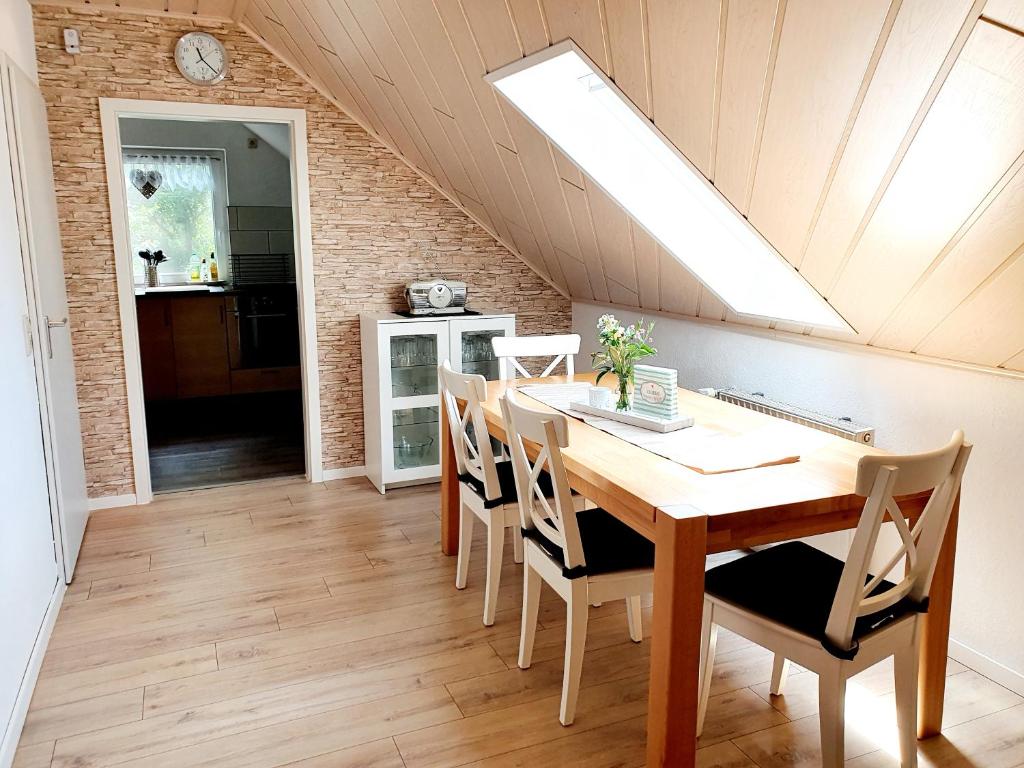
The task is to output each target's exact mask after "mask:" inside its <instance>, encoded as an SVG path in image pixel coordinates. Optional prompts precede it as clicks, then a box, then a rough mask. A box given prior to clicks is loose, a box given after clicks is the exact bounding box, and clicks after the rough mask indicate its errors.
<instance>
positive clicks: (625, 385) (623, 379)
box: [615, 368, 633, 411]
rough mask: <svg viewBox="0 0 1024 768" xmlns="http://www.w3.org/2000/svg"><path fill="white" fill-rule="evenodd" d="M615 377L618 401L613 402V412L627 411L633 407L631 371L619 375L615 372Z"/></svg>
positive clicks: (630, 369)
mask: <svg viewBox="0 0 1024 768" xmlns="http://www.w3.org/2000/svg"><path fill="white" fill-rule="evenodd" d="M615 375H616V376H618V378H619V390H618V391H619V399H618V400H616V402H615V410H616V411H628V410H630V409H631V408H632V407H633V369H632V368H629V369H628V370H626V371H623V372H621V373H619V372H618V371H616V374H615Z"/></svg>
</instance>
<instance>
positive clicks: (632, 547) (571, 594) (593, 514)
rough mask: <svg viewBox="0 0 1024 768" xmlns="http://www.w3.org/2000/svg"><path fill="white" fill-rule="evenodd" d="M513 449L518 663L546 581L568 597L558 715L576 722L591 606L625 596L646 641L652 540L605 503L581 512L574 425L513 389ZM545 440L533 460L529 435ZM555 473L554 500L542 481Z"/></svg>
mask: <svg viewBox="0 0 1024 768" xmlns="http://www.w3.org/2000/svg"><path fill="white" fill-rule="evenodd" d="M501 407H502V414H503V416H504V418H505V425H506V433H507V435H508V443H509V452H510V453H511V455H512V465H513V468H514V472H515V477H516V484H517V486H518V488H519V499H520V504H519V508H520V512H521V516H522V525H523V536H524V538H525V544H526V548H525V552H524V558H525V559H524V562H525V568H524V575H523V628H522V636H521V638H520V645H519V666H520V668H522V669H528V668H529V666H530V662H531V658H532V656H533V641H534V636H535V634H536V631H537V612H538V608H539V605H540V591H541V579H543V580H544V581H546V582H547V583H548V584H549V585H550V586H551V587H552V589H554V590H555V592H557V593H558V594H559V595H560V596H561V597H562V599H564V600H565V603H566V634H565V669H564V671H563V674H562V704H561V710H560V712H559V717H558V719H559V720H560V721H561V723H562V725H571V724H572V721H573V718H574V717H575V714H576V699H577V697H578V695H579V688H580V673H581V671H582V669H583V649H584V646H585V644H586V640H587V618H588V615H589V610H590V605H591V604H597V603H602V602H605V601H608V600H622V599H625V600H626V611H627V617H628V621H629V635H630V637H631V638H632V639H633V640H634V641H635V642H640V641H641V640H642V639H643V628H642V625H641V604H640V596H641V595H642V594H646V593H649V592H651V591H653V589H654V545H653V544H652V543H651V542H650V541H648V540H647V539H645V538H644V537H643V536H641V535H640V534H639V533H636V532H635V531H634V530H632V529H631V528H629V527H628V526H627V525H626V524H625V523H622V522H620V521H619V520H617V519H616V518H614V517H612V516H611V515H610V514H608V513H607V512H605V511H604V510H602V509H589V510H587V511H586V512H584V513H583V514H580V515H577V514H576V512H577V510H576V508H575V506H574V504H573V498H572V493H571V491H570V489H569V480H568V477H567V476H566V473H565V466H564V465H563V464H562V451H561V449H562V448H565V447H566V446H567V445H568V424H567V420H566V417H565V416H563V415H562V414H558V413H551V412H544V411H537V410H533V409H532V408H527V407H526V406H524V405H522V404H520V402H517V401H516V399H515V392H513V391H509V392H507V393H506V395H505V397H504V398H502V400H501ZM524 439H526V440H530V441H532V442H534V443H537V444H539V445H540V454H539V455H538V457H537V460H536V461H535V462H533V463H532V464H531V463H530V460H529V458H528V457H527V455H526V450H525V448H524V447H523V440H524ZM545 470H546V471H547V473H548V474H549V475H550V478H551V480H550V482H551V485H552V486H553V498H550V499H549V498H548V497H547V496H548V494H547V493H546V490H547V489H546V488H544V487H543V485H542V484H541V483H540V482H539V480H540V478H541V477H543V474H542V473H543V472H544V471H545Z"/></svg>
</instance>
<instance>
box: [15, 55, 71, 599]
mask: <svg viewBox="0 0 1024 768" xmlns="http://www.w3.org/2000/svg"><path fill="white" fill-rule="evenodd" d="M8 73H9V76H10V77H9V80H10V89H11V102H12V107H13V109H11V110H10V113H11V114H12V115H13V117H14V129H15V133H16V137H17V140H16V141H14V142H12V147H17V148H18V157H17V163H16V168H20V171H21V173H20V195H19V196H20V198H21V201H22V203H23V205H22V210H23V212H24V217H25V226H24V232H23V238H22V245H23V248H24V249H25V250H24V253H26V255H27V257H28V258H27V263H28V265H29V267H30V269H31V272H30V278H31V281H30V282H34V283H35V296H34V299H35V301H34V305H35V306H34V309H35V317H36V325H37V328H38V329H39V337H40V338H39V348H38V352H37V354H38V355H39V356H40V357H41V358H42V361H41V365H42V369H43V394H44V396H45V400H44V403H43V406H44V413H45V414H46V417H47V418H46V421H47V422H48V431H47V432H44V440H45V445H46V455H47V459H48V460H49V461H50V469H51V478H50V479H51V482H52V485H51V491H52V493H53V497H54V501H55V505H56V507H57V512H58V514H59V516H60V531H59V533H60V537H59V541H60V543H61V547H62V549H63V553H62V555H63V558H64V577H65V579H66V580H67V581H68V582H69V583H70V581H71V578H72V575H73V574H74V570H75V562H76V561H77V560H78V551H79V549H81V546H82V536H83V535H84V533H85V524H86V522H87V520H88V517H89V501H88V498H87V496H86V490H85V461H84V459H83V456H82V428H81V423H80V421H79V417H78V398H77V393H76V390H75V365H74V359H73V356H72V351H71V333H70V328H69V327H68V300H67V292H66V289H65V286H64V261H63V256H62V251H61V244H60V230H59V226H58V223H57V200H56V196H55V195H54V184H53V164H52V161H51V158H50V143H49V134H48V132H47V124H46V104H45V103H44V101H43V97H42V94H40V93H39V89H38V88H36V86H35V84H34V83H33V82H32V81H31V80H30V79H29V78H28V76H27V75H25V74H24V73H23V72H22V71H21V70H19V69H18V68H17V67H14V66H13V65H12V66H10V67H9V68H8ZM31 298H32V297H31V296H30V301H31Z"/></svg>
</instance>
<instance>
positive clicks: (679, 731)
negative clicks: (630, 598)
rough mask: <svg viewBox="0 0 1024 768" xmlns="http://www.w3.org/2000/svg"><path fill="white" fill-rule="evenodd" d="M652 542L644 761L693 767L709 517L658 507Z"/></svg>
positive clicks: (650, 764)
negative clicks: (651, 616) (651, 623)
mask: <svg viewBox="0 0 1024 768" xmlns="http://www.w3.org/2000/svg"><path fill="white" fill-rule="evenodd" d="M654 543H655V550H654V634H653V637H652V639H651V688H650V694H649V697H648V704H647V706H648V710H647V765H648V768H654V767H655V766H657V768H661V766H671V767H672V768H693V766H694V764H695V760H696V752H697V701H698V695H699V691H698V668H699V666H700V627H701V614H702V612H703V607H704V556H705V553H706V551H707V517H706V516H705V515H703V514H701V513H699V512H698V511H697V510H694V509H692V508H687V510H686V511H684V512H674V511H666V510H660V509H659V510H658V516H657V520H656V523H655V542H654Z"/></svg>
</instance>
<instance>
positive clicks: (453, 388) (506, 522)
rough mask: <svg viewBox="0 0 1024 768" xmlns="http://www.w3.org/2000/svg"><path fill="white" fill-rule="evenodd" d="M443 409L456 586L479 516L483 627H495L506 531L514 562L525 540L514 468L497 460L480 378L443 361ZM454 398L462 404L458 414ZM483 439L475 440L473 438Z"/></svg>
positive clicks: (462, 583) (462, 582) (462, 578)
mask: <svg viewBox="0 0 1024 768" xmlns="http://www.w3.org/2000/svg"><path fill="white" fill-rule="evenodd" d="M437 371H438V379H439V383H440V385H441V399H442V407H444V408H446V409H447V411H448V425H449V427H450V428H451V435H452V443H453V444H454V446H455V463H456V469H457V471H458V476H459V496H460V509H459V557H458V563H457V565H456V574H455V586H456V587H457V588H458V589H465V588H466V579H467V576H468V574H469V553H470V548H471V546H472V542H473V523H474V521H475V520H476V518H480V520H482V521H483V522H484V524H485V525H486V526H487V585H486V587H485V589H484V624H485V625H487V626H491V625H492V624H493V623H494V614H495V610H496V608H497V604H498V587H499V585H500V583H501V561H502V557H503V555H504V549H505V529H506V528H511V529H512V541H513V544H514V547H515V561H516V562H517V563H521V562H522V561H523V538H522V534H521V533H520V530H519V504H518V500H517V496H516V486H515V478H514V476H513V474H512V464H511V462H508V461H503V462H500V463H496V462H495V458H494V451H493V449H492V447H491V441H490V439H489V436H488V432H487V424H486V422H485V421H484V412H483V408H481V405H480V404H481V402H482V401H483V400H484V399H485V398H486V397H487V381H486V380H485V379H484V377H483V376H480V375H471V374H465V373H456V372H455V371H454V370H452V367H451V364H450V363H449V362H448V361H447V360H445V361H444V362H443V363H442V364H441V365H439V366H438V368H437ZM456 398H458V399H460V400H463V401H465V403H466V408H465V410H464V411H463V413H462V414H461V415H460V414H459V407H458V403H457V402H456ZM478 436H479V437H480V438H482V439H477V437H478Z"/></svg>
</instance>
